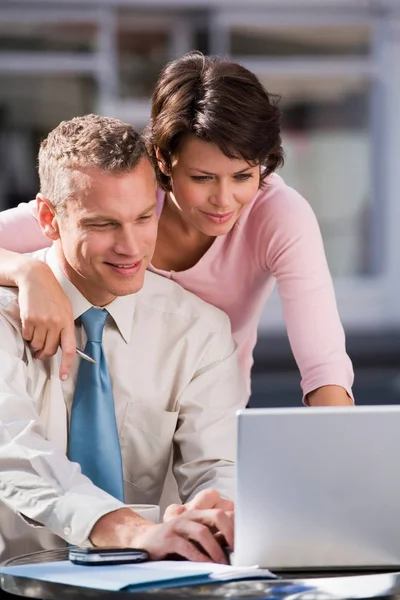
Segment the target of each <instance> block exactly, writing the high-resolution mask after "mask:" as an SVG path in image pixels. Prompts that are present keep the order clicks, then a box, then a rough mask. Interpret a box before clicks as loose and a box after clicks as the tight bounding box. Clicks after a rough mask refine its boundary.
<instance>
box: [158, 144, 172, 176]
mask: <svg viewBox="0 0 400 600" xmlns="http://www.w3.org/2000/svg"><path fill="white" fill-rule="evenodd" d="M156 159H157V163H158V168H159V169H160V171H161V173H162V174H163V175H166V176H167V177H169V176H170V172H169V169H168V167H167V165H166V164H165V160H164V158H163V156H162V154H161V152H160V149H159V148H156Z"/></svg>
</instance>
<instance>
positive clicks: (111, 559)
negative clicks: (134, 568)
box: [68, 548, 149, 567]
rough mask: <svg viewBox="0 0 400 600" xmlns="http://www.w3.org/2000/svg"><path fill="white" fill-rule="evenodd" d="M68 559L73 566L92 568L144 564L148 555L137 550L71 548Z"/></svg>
mask: <svg viewBox="0 0 400 600" xmlns="http://www.w3.org/2000/svg"><path fill="white" fill-rule="evenodd" d="M68 558H69V560H70V561H71V562H73V563H74V564H75V565H83V566H87V567H93V566H96V565H97V566H104V565H123V564H125V563H140V562H146V560H149V555H148V553H147V552H146V550H140V549H138V548H71V549H70V550H69V552H68Z"/></svg>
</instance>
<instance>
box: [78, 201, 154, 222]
mask: <svg viewBox="0 0 400 600" xmlns="http://www.w3.org/2000/svg"><path fill="white" fill-rule="evenodd" d="M156 206H157V203H156V202H153V203H152V204H151V205H150V206H148V207H147V208H145V209H144V210H143V211H142V212H141V213H140V214H138V215H137V217H136V218H137V219H140V217H144V216H145V215H147V214H148V213H149V212H151V211H153V210H154V209H155V208H156ZM98 221H103V222H109V223H119V222H120V220H119V219H116V218H115V217H112V216H111V215H102V214H98V215H88V216H87V217H81V218H80V219H79V222H80V223H81V224H83V225H90V223H97V222H98Z"/></svg>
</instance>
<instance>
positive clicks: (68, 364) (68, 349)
mask: <svg viewBox="0 0 400 600" xmlns="http://www.w3.org/2000/svg"><path fill="white" fill-rule="evenodd" d="M60 346H61V350H62V354H61V365H60V379H62V380H63V381H65V379H67V378H68V377H69V374H70V373H71V370H72V365H73V362H74V359H75V356H76V354H75V352H76V339H75V328H74V322H73V321H72V322H71V324H70V326H69V327H65V328H64V329H63V330H62V331H61V336H60Z"/></svg>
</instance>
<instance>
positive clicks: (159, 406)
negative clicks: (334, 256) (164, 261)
mask: <svg viewBox="0 0 400 600" xmlns="http://www.w3.org/2000/svg"><path fill="white" fill-rule="evenodd" d="M36 256H39V257H40V258H41V259H43V260H45V261H46V262H47V263H48V264H49V266H50V267H51V269H52V270H53V272H54V274H55V275H56V277H57V279H58V281H59V282H60V283H61V285H62V287H63V289H64V291H65V292H66V294H67V295H68V297H69V299H70V300H71V303H72V308H73V315H74V319H78V317H79V316H80V315H82V314H83V313H84V312H85V311H86V310H88V309H89V308H90V307H91V304H90V303H89V302H88V301H87V300H86V299H85V298H84V296H83V295H82V294H81V293H80V292H79V291H78V290H77V288H76V287H75V286H74V285H73V284H72V283H71V282H70V281H69V280H68V279H67V278H66V276H65V275H64V274H63V272H62V270H61V268H60V266H59V264H58V261H57V258H56V255H55V251H54V249H49V250H45V251H41V252H39V253H36ZM107 310H108V312H109V316H108V317H107V322H106V325H105V328H104V334H103V347H104V352H105V355H106V358H107V362H108V367H109V371H110V375H111V379H112V383H113V394H114V402H115V412H116V419H117V425H118V431H119V440H120V444H121V451H122V457H123V467H124V485H125V501H126V503H127V504H158V502H159V499H160V495H161V491H162V487H163V483H164V479H165V475H166V472H167V468H168V463H169V458H170V454H171V449H172V448H173V452H174V460H173V472H174V475H175V478H176V480H177V484H178V488H179V492H180V496H181V499H182V501H184V502H185V501H187V500H188V499H190V498H192V497H193V496H194V495H195V494H196V493H197V492H199V491H200V490H202V489H204V488H209V487H213V488H216V489H218V490H219V491H220V493H221V494H222V495H223V496H224V497H227V498H233V496H234V489H235V467H234V460H235V452H236V418H235V413H236V410H237V409H239V408H243V406H244V405H245V403H246V401H247V394H246V389H245V385H244V382H243V378H242V375H241V372H240V370H239V368H238V364H237V351H236V348H235V344H234V342H233V340H232V337H231V332H230V323H229V319H228V317H227V316H226V315H225V314H224V313H223V312H222V311H220V310H219V309H217V308H215V307H213V306H211V305H209V304H207V303H205V302H204V301H202V300H200V299H199V298H198V297H197V296H195V295H193V294H191V293H190V292H187V291H186V290H184V289H183V288H182V287H180V286H179V285H178V284H176V283H174V282H172V281H169V280H167V279H165V278H163V277H160V276H159V275H155V274H154V273H151V272H147V273H146V276H145V283H144V286H143V288H142V289H141V290H140V291H139V292H138V293H136V294H131V295H129V296H122V297H119V298H116V299H115V300H114V301H113V302H111V303H110V304H109V305H108V306H107ZM78 323H79V321H78ZM75 332H76V340H77V345H78V347H80V348H84V346H85V343H86V337H85V332H84V329H83V327H81V326H79V325H77V326H76V328H75ZM60 358H61V352H60V350H59V351H58V353H57V354H56V355H55V356H54V357H52V358H50V359H48V360H45V361H39V360H37V359H35V358H34V357H33V355H32V352H31V349H30V347H29V345H28V344H26V343H24V340H23V338H22V336H21V324H20V318H19V307H18V297H17V293H16V290H15V289H13V288H0V503H1V504H0V560H4V559H5V558H7V557H9V556H15V555H16V554H21V553H25V552H30V551H34V550H40V549H45V548H54V547H57V546H60V545H61V546H62V545H65V542H63V540H66V541H67V542H69V543H71V544H79V545H84V544H87V543H88V536H89V534H90V531H91V529H92V527H93V525H94V524H95V523H96V521H97V520H98V519H99V518H100V517H101V516H102V515H104V514H106V513H108V512H111V511H113V510H116V509H118V508H120V507H122V506H123V504H121V503H120V502H119V501H118V500H116V499H115V498H113V497H111V496H109V495H108V494H107V493H105V492H104V491H102V490H100V489H99V488H97V487H96V486H94V485H93V484H92V483H91V481H90V480H89V479H88V478H86V477H85V476H84V475H82V473H81V471H80V468H79V466H78V465H77V464H76V463H72V462H70V461H69V460H68V458H67V456H66V451H67V443H68V419H69V415H70V411H71V405H72V400H73V393H74V388H75V381H76V376H77V370H78V366H79V360H80V359H79V358H78V357H77V359H76V361H75V365H74V369H73V372H72V374H71V376H70V378H69V379H68V380H67V381H66V382H61V381H60V379H59V367H60ZM88 443H90V440H88ZM28 523H29V524H28ZM54 534H55V535H54ZM60 538H62V539H60Z"/></svg>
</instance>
